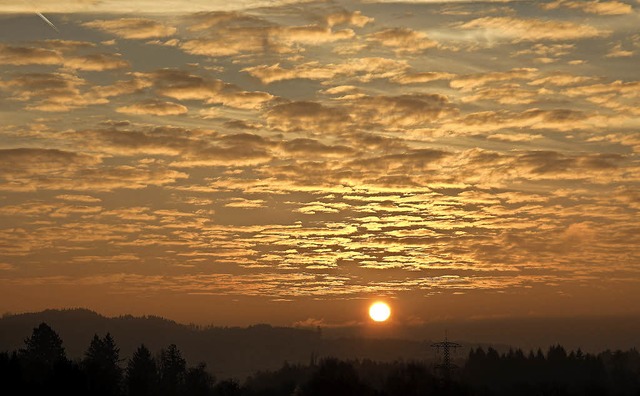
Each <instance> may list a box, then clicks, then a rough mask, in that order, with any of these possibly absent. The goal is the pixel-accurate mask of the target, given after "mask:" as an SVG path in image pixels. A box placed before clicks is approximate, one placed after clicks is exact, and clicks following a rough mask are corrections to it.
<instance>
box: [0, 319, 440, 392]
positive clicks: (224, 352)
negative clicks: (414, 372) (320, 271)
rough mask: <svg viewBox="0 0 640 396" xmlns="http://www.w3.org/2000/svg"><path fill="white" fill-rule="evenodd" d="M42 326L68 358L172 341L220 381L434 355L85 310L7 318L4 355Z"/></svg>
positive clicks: (312, 335)
mask: <svg viewBox="0 0 640 396" xmlns="http://www.w3.org/2000/svg"><path fill="white" fill-rule="evenodd" d="M41 322H46V323H47V324H49V325H50V326H51V327H52V328H53V329H54V330H55V331H56V332H57V333H58V334H59V335H60V337H61V338H62V340H63V341H64V347H65V349H66V352H67V356H69V357H70V358H72V359H78V358H80V357H82V356H83V354H84V352H85V351H86V349H87V347H88V345H89V342H90V340H91V338H92V337H93V335H94V334H96V333H97V334H99V335H100V336H102V335H104V334H105V333H107V332H110V333H111V335H112V336H113V337H114V339H115V340H116V342H117V345H118V347H119V348H120V351H121V352H120V354H121V357H122V358H124V359H127V358H128V357H129V356H131V354H132V353H133V351H134V350H135V349H136V348H137V347H138V346H139V345H140V344H141V343H144V344H145V345H146V346H147V347H148V348H149V349H150V350H151V351H154V352H158V351H159V350H160V348H163V347H166V346H167V345H169V344H172V343H173V344H176V345H177V346H178V348H179V349H180V351H182V353H183V355H184V357H185V358H186V359H187V362H188V363H189V364H191V365H194V364H196V363H198V362H205V363H207V367H208V368H209V370H210V371H211V372H213V373H214V374H215V375H216V377H218V378H228V377H232V378H238V379H244V378H245V377H246V376H248V375H250V374H252V373H255V372H256V371H259V370H269V369H277V368H280V367H281V366H282V364H283V363H284V362H285V361H287V362H289V363H305V364H307V363H309V361H310V359H311V358H312V356H315V357H325V356H333V357H339V358H344V359H353V358H369V359H373V360H378V361H393V360H397V359H405V360H424V359H425V358H427V357H429V356H428V351H429V347H428V344H429V343H428V342H426V341H422V342H421V341H412V340H397V339H367V338H361V337H352V336H348V337H340V338H331V339H328V338H323V337H322V334H321V331H320V330H319V329H318V330H309V329H298V328H290V327H272V326H270V325H264V324H261V325H254V326H249V327H246V328H240V327H207V328H201V327H196V326H189V325H183V324H178V323H176V322H173V321H171V320H167V319H164V318H160V317H155V316H145V317H133V316H121V317H114V318H107V317H105V316H102V315H99V314H97V313H95V312H93V311H89V310H86V309H70V310H46V311H43V312H37V313H25V314H18V315H5V316H4V317H2V318H1V319H0V351H12V350H16V349H19V348H21V347H22V346H23V345H24V339H25V338H26V337H28V336H29V335H30V334H31V332H32V330H33V328H34V327H36V326H37V325H38V324H39V323H41Z"/></svg>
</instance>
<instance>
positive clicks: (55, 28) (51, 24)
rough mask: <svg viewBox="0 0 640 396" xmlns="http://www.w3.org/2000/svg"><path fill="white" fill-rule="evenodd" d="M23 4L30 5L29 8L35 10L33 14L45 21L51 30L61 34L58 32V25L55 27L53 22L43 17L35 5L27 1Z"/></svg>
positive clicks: (23, 0) (24, 0)
mask: <svg viewBox="0 0 640 396" xmlns="http://www.w3.org/2000/svg"><path fill="white" fill-rule="evenodd" d="M22 2H23V3H25V4H26V5H28V6H29V7H31V9H33V12H35V13H36V15H37V16H39V17H40V19H42V20H43V21H45V22H46V23H47V25H49V26H51V28H52V29H53V30H55V31H56V32H58V33H60V30H58V28H57V27H56V25H54V24H53V22H51V21H50V20H49V19H48V18H47V17H46V16H44V15H42V13H41V12H40V11H38V10H37V9H36V6H35V5H33V4H32V3H31V2H30V1H27V0H22Z"/></svg>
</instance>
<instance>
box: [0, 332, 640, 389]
mask: <svg viewBox="0 0 640 396" xmlns="http://www.w3.org/2000/svg"><path fill="white" fill-rule="evenodd" d="M119 352H120V351H119V348H118V346H117V344H116V341H115V340H114V339H113V337H112V336H111V335H110V334H109V333H107V334H105V335H104V336H102V337H100V336H99V335H97V334H96V335H95V336H94V337H93V339H92V340H91V342H90V343H89V345H88V347H87V349H86V352H85V353H84V356H83V358H82V359H77V360H75V361H72V360H70V359H68V358H67V356H66V353H65V349H64V347H63V343H62V340H61V338H60V337H59V335H58V334H57V333H56V332H55V331H54V330H53V329H51V327H49V326H48V325H47V324H45V323H42V324H40V325H39V326H38V327H36V328H35V329H33V332H32V334H31V336H30V337H28V338H27V339H26V340H25V343H24V347H22V348H21V349H19V350H17V351H14V352H12V353H9V352H4V353H0V392H1V393H2V394H7V395H35V394H61V395H97V396H126V395H131V396H135V395H154V396H174V395H175V396H178V395H185V396H187V395H188V396H201V395H202V396H205V395H206V396H343V395H344V396H419V395H425V396H426V395H460V396H466V395H469V396H473V395H482V396H491V395H496V396H502V395H505V396H506V395H523V396H528V395H531V396H533V395H536V396H539V395H550V396H551V395H554V396H563V395H567V396H573V395H576V396H577V395H603V396H606V395H611V396H626V395H629V396H640V354H639V353H638V351H636V350H635V349H632V350H630V351H626V352H622V351H616V352H610V351H607V352H604V353H601V354H598V355H593V354H585V353H582V352H581V351H580V350H577V351H575V352H574V351H570V352H567V351H566V350H565V349H564V348H563V347H561V346H559V345H557V346H553V347H551V348H549V350H548V351H547V352H546V353H543V352H542V350H538V351H537V352H533V351H531V352H528V353H525V352H523V351H522V350H510V351H509V352H507V353H503V354H500V353H498V352H497V351H496V350H494V349H492V348H488V349H487V350H486V351H485V350H484V349H482V348H477V349H472V350H471V352H470V354H469V356H468V359H466V361H465V363H464V364H462V365H461V367H459V368H457V369H453V370H451V371H450V372H448V373H445V372H443V371H442V369H440V370H437V369H436V370H434V369H433V368H432V367H431V366H427V365H426V364H424V363H419V362H394V363H384V362H375V361H372V360H352V361H343V360H339V359H333V358H328V359H322V360H320V361H316V360H315V359H312V361H311V362H310V364H308V365H299V364H297V365H291V364H287V363H285V364H284V365H283V366H282V367H281V368H280V369H279V370H275V371H265V372H258V373H255V374H254V375H252V376H251V377H249V378H248V379H247V380H246V381H244V383H243V384H240V383H239V382H237V381H235V380H231V379H225V380H222V381H216V379H215V378H214V376H213V375H212V374H211V373H210V372H209V371H208V370H207V367H206V365H205V364H203V363H200V364H197V365H195V366H188V365H187V362H186V360H185V359H184V358H183V356H182V353H181V352H180V350H179V349H178V347H177V346H176V345H174V344H171V345H168V346H166V347H165V348H161V349H160V350H159V351H157V352H156V353H154V352H152V351H150V350H149V349H148V348H147V347H145V346H144V345H140V346H139V347H138V348H137V350H136V351H135V353H134V354H133V355H132V357H131V358H130V359H128V360H126V361H124V360H122V359H120V353H119Z"/></svg>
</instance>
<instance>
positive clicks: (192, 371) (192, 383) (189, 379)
mask: <svg viewBox="0 0 640 396" xmlns="http://www.w3.org/2000/svg"><path fill="white" fill-rule="evenodd" d="M213 382H214V378H213V376H212V375H211V374H209V373H208V372H207V365H206V364H204V363H200V364H198V365H197V366H195V367H191V368H189V369H188V370H187V374H186V377H185V394H187V395H189V396H207V395H210V394H211V390H212V387H213Z"/></svg>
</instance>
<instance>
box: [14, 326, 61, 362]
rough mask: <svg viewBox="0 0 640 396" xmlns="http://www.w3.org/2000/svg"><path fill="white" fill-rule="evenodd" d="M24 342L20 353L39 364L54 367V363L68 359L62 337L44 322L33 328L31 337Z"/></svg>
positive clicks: (27, 359) (26, 358)
mask: <svg viewBox="0 0 640 396" xmlns="http://www.w3.org/2000/svg"><path fill="white" fill-rule="evenodd" d="M24 344H25V347H24V349H21V350H20V355H21V357H22V358H23V359H25V360H26V361H28V362H38V364H39V365H42V366H45V367H48V368H53V365H54V364H56V363H57V362H59V361H62V360H65V359H66V355H65V352H64V347H63V346H62V339H61V338H60V336H59V335H58V333H56V332H55V331H53V329H52V328H51V327H49V325H47V324H46V323H44V322H43V323H40V325H39V326H38V327H36V328H34V329H33V332H32V333H31V337H29V338H27V339H25V340H24Z"/></svg>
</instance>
